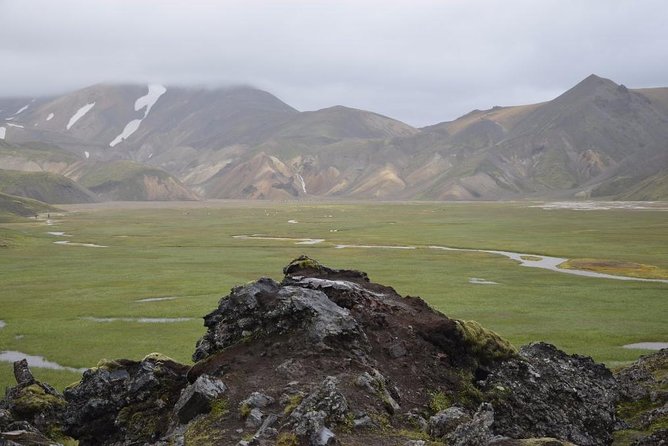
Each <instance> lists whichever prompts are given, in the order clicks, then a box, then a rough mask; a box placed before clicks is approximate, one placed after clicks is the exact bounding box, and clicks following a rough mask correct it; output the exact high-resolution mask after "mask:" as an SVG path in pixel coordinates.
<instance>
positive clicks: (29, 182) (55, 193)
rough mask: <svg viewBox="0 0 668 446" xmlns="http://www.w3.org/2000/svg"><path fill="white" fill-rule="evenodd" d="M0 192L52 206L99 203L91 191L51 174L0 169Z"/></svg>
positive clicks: (65, 178) (60, 176)
mask: <svg viewBox="0 0 668 446" xmlns="http://www.w3.org/2000/svg"><path fill="white" fill-rule="evenodd" d="M0 192H2V193H5V194H9V195H16V196H19V197H26V198H32V199H34V200H38V201H42V202H44V203H52V204H53V203H56V204H70V203H90V202H93V201H97V199H96V197H95V195H94V194H93V193H92V192H91V191H89V190H87V189H85V188H83V187H81V186H80V185H78V184H77V183H75V182H74V181H72V180H70V179H69V178H67V177H64V176H62V175H59V174H55V173H50V172H20V171H16V170H2V169H0Z"/></svg>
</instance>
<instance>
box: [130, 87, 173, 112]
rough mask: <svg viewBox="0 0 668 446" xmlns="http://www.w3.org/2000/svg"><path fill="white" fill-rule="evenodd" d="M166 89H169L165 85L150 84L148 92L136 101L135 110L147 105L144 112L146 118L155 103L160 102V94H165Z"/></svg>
mask: <svg viewBox="0 0 668 446" xmlns="http://www.w3.org/2000/svg"><path fill="white" fill-rule="evenodd" d="M166 91H167V89H166V88H165V86H164V85H158V84H153V85H149V86H148V93H147V94H146V95H145V96H142V97H140V98H139V99H137V100H136V101H135V111H139V110H141V109H142V108H144V107H146V111H145V112H144V118H146V117H147V116H148V112H150V111H151V108H153V106H154V105H155V103H156V102H158V99H160V96H162V95H163V94H165V92H166Z"/></svg>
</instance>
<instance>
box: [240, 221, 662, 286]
mask: <svg viewBox="0 0 668 446" xmlns="http://www.w3.org/2000/svg"><path fill="white" fill-rule="evenodd" d="M232 237H233V238H236V239H241V240H278V241H297V243H295V244H298V245H305V244H316V243H322V242H324V241H325V239H309V238H291V237H269V236H265V235H260V234H253V235H234V236H232ZM333 248H334V249H350V248H356V249H405V250H413V249H425V248H426V249H436V250H441V251H468V252H486V253H488V254H496V255H500V256H504V257H507V258H509V259H511V260H515V261H517V262H519V263H520V266H526V267H529V268H541V269H546V270H548V271H554V272H557V273H563V274H573V275H575V276H584V277H595V278H598V279H613V280H630V281H636V282H658V283H668V280H666V279H643V278H640V277H630V276H617V275H614V274H605V273H597V272H594V271H585V270H581V269H566V268H559V265H561V264H562V263H564V262H566V261H567V260H568V259H565V258H562V257H551V256H544V255H537V254H523V253H521V252H512V251H499V250H494V249H470V248H452V247H450V246H439V245H429V246H426V247H424V246H404V245H348V244H337V245H334V246H333ZM470 283H473V284H478V285H480V284H485V285H494V284H493V283H489V281H484V279H483V280H479V279H476V278H472V279H471V281H470Z"/></svg>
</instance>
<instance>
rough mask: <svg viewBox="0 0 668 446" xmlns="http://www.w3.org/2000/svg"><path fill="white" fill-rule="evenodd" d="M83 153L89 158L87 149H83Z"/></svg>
mask: <svg viewBox="0 0 668 446" xmlns="http://www.w3.org/2000/svg"><path fill="white" fill-rule="evenodd" d="M84 155H85V156H86V159H88V158H90V153H88V151H87V150H84Z"/></svg>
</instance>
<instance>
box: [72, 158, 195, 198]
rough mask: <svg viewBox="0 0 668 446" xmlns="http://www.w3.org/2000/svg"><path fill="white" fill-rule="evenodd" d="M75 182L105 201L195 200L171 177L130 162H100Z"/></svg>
mask: <svg viewBox="0 0 668 446" xmlns="http://www.w3.org/2000/svg"><path fill="white" fill-rule="evenodd" d="M78 182H79V183H80V184H82V185H83V186H85V187H87V188H88V189H90V190H91V191H93V192H94V193H95V194H97V196H99V197H100V198H101V199H103V200H108V201H166V200H197V199H198V197H197V195H196V194H194V193H193V192H192V191H190V190H189V189H187V188H186V187H185V186H184V185H183V184H182V183H181V182H180V181H178V180H177V179H176V178H174V176H172V175H170V174H169V173H167V172H165V171H164V170H161V169H156V168H152V167H147V166H144V165H141V164H138V163H134V162H132V161H111V162H99V163H96V164H94V165H93V166H91V167H89V168H86V169H85V170H84V171H82V172H81V176H80V177H79V178H78Z"/></svg>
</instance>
